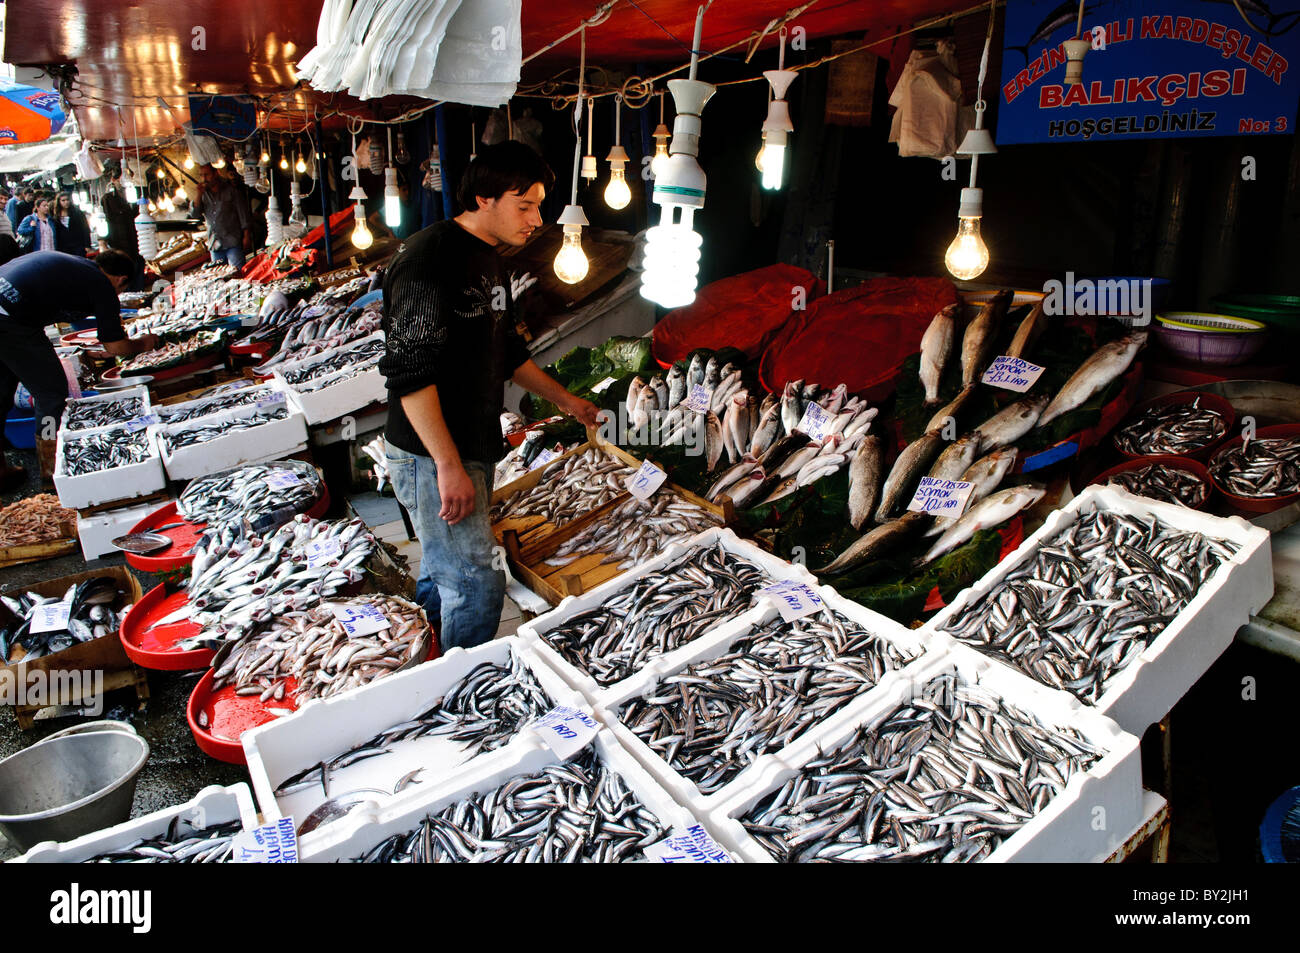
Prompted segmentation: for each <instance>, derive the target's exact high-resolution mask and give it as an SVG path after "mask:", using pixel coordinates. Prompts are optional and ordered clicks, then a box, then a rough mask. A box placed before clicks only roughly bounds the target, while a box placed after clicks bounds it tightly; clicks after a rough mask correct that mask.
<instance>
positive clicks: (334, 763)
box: [275, 653, 555, 797]
mask: <svg viewBox="0 0 1300 953" xmlns="http://www.w3.org/2000/svg"><path fill="white" fill-rule="evenodd" d="M554 707H555V703H554V702H552V701H551V700H550V699H549V698H548V697H547V696H546V692H545V691H543V689H542V686H541V685H539V684H538V683H537V679H536V678H534V677H533V673H532V672H530V671H529V670H528V667H527V666H526V665H525V664H524V663H523V662H522V661H520V659H519V658H518V656H516V655H514V654H513V653H512V654H511V656H510V662H509V664H507V665H498V664H496V663H495V662H483V663H482V664H480V665H476V666H475V667H474V668H473V669H471V670H470V672H469V674H467V675H466V676H465V677H464V678H463V679H461V680H460V681H459V682H457V683H456V684H455V685H453V686H452V687H451V688H450V689H448V690H447V693H446V694H445V695H443V696H442V697H441V698H439V699H438V700H437V701H435V702H434V703H433V705H432V706H431V707H430V708H428V709H427V710H425V711H423V712H421V713H420V714H418V715H416V716H415V717H414V718H411V719H409V720H407V721H403V722H401V723H400V724H397V725H394V726H393V727H391V728H385V729H384V730H383V731H381V732H379V733H378V734H377V735H375V736H374V737H372V738H369V739H367V740H365V741H363V742H361V743H360V744H358V745H354V746H353V747H351V748H349V749H347V750H346V751H342V752H340V753H339V754H337V755H335V756H334V757H332V758H330V759H329V760H327V761H319V762H317V763H316V764H314V765H311V766H310V767H308V768H305V769H303V770H301V771H298V772H296V773H295V774H293V775H291V776H290V777H288V778H286V779H285V780H284V781H282V782H280V785H279V787H277V788H276V789H275V794H276V796H277V797H280V796H282V795H285V794H290V793H292V792H293V791H296V790H298V789H300V788H305V787H310V786H312V785H316V784H319V785H321V788H322V790H323V792H324V794H325V796H326V797H329V793H330V788H329V785H330V777H331V775H332V774H334V773H336V772H338V771H340V770H342V769H343V768H345V767H347V766H348V765H349V764H355V763H356V762H358V761H363V760H366V759H368V758H376V757H381V756H383V755H386V754H388V753H390V752H391V751H392V749H393V747H394V746H395V745H396V744H397V743H398V742H401V741H412V740H415V739H417V738H425V737H431V736H437V735H446V736H447V737H448V738H449V739H450V740H451V741H455V742H458V743H460V744H463V745H465V760H469V759H470V758H472V757H474V756H475V755H477V754H481V753H483V752H486V751H495V750H496V749H497V748H499V747H501V746H502V745H504V744H506V743H507V742H508V741H510V740H511V739H512V738H514V736H515V735H516V734H517V733H518V732H519V729H521V728H523V727H525V726H526V725H528V724H531V723H532V722H534V721H536V720H537V719H539V718H541V717H542V716H543V715H545V714H546V713H547V712H548V711H550V710H551V709H552V708H554ZM415 783H417V784H418V783H420V782H418V781H417V782H415ZM393 793H394V794H396V793H398V792H397V791H394V792H393Z"/></svg>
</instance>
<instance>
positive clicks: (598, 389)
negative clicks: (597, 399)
mask: <svg viewBox="0 0 1300 953" xmlns="http://www.w3.org/2000/svg"><path fill="white" fill-rule="evenodd" d="M614 382H615V378H613V377H606V378H605V379H604V380H603V381H601V382H600V383H599V384H597V385H596V386H595V387H593V388H592V389H591V392H592V393H593V394H601V393H604V392H605V391H607V390H609V385H610V384H613V383H614Z"/></svg>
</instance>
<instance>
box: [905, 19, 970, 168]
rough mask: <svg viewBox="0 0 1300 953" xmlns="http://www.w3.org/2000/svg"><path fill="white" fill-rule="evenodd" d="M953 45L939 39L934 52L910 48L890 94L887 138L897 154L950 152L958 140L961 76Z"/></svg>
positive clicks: (938, 157) (959, 132) (960, 133)
mask: <svg viewBox="0 0 1300 953" xmlns="http://www.w3.org/2000/svg"><path fill="white" fill-rule="evenodd" d="M955 52H956V46H955V44H953V42H952V41H951V40H940V41H939V42H938V44H936V48H935V50H934V51H933V52H922V51H921V50H913V51H912V55H911V56H909V57H908V58H907V64H906V65H905V66H904V67H903V74H902V75H901V76H900V77H899V78H898V84H897V85H896V86H895V87H894V91H893V92H892V93H890V94H889V105H891V106H894V107H896V112H895V113H894V119H893V122H892V124H891V125H890V128H889V141H890V142H896V143H898V154H899V155H900V156H931V157H933V158H936V159H941V158H943V157H944V156H950V155H952V154H953V153H954V152H955V151H956V149H957V144H958V143H959V142H960V141H961V135H962V133H963V132H964V130H963V129H962V128H961V126H962V125H964V121H963V120H964V118H965V117H964V116H963V115H962V110H961V78H960V77H959V76H958V75H957V58H956V56H955V55H954V54H955Z"/></svg>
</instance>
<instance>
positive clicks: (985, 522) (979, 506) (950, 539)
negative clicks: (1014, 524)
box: [920, 485, 1047, 565]
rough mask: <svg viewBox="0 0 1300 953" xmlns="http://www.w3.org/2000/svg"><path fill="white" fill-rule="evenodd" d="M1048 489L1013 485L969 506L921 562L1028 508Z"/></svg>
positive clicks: (950, 549) (937, 556)
mask: <svg viewBox="0 0 1300 953" xmlns="http://www.w3.org/2000/svg"><path fill="white" fill-rule="evenodd" d="M1046 492H1047V491H1046V490H1045V489H1044V488H1043V487H1041V486H1031V485H1026V486H1013V487H1010V488H1009V489H1006V490H999V491H998V492H996V493H994V494H993V495H992V496H988V497H985V498H984V499H982V500H980V501H979V502H978V503H976V504H975V505H974V506H972V507H971V508H970V509H968V510H967V511H966V512H965V513H964V514H962V516H961V517H960V518H959V519H958V520H957V521H956V522H955V523H952V524H951V525H949V526H948V527H947V528H946V529H944V531H943V534H942V535H941V536H940V537H939V539H938V540H937V541H936V542H935V544H934V545H933V546H931V547H930V549H929V550H928V551H927V552H926V554H925V555H924V556H922V557H921V559H920V563H921V564H922V565H924V564H925V563H929V562H933V561H934V560H936V559H938V558H939V557H940V556H942V555H943V554H944V553H947V552H951V551H952V550H954V549H956V548H957V547H958V546H960V545H962V544H963V543H965V542H966V541H967V540H968V539H970V538H971V537H972V536H974V535H975V534H976V533H978V532H979V531H980V530H982V529H992V528H993V527H994V526H1001V525H1002V524H1003V523H1005V522H1006V521H1007V520H1009V519H1011V517H1013V516H1015V515H1016V514H1017V513H1019V512H1020V511H1021V510H1025V509H1028V508H1029V507H1031V506H1033V505H1034V504H1035V503H1037V502H1038V501H1039V500H1041V499H1042V498H1043V494H1044V493H1046Z"/></svg>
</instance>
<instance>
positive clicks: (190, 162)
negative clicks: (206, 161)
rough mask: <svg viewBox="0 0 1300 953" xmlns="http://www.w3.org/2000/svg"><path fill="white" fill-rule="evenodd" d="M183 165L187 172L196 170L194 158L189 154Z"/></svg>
mask: <svg viewBox="0 0 1300 953" xmlns="http://www.w3.org/2000/svg"><path fill="white" fill-rule="evenodd" d="M181 165H183V166H184V167H185V168H186V169H187V170H189V169H192V168H194V156H192V155H189V154H188V153H187V154H186V156H185V161H184V162H182V163H181Z"/></svg>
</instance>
